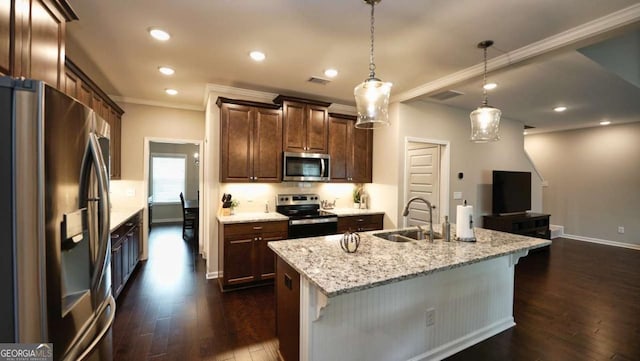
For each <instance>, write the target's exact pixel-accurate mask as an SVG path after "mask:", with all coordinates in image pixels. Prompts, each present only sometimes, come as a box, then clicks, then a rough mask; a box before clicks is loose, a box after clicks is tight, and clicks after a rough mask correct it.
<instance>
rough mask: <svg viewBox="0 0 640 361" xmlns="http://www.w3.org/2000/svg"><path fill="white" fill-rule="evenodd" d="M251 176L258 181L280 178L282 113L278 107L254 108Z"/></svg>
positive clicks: (274, 180) (278, 180)
mask: <svg viewBox="0 0 640 361" xmlns="http://www.w3.org/2000/svg"><path fill="white" fill-rule="evenodd" d="M254 117H255V120H254V131H253V176H254V177H255V178H254V180H256V181H259V182H267V181H268V182H280V180H281V178H282V113H281V111H280V109H263V108H255V109H254Z"/></svg>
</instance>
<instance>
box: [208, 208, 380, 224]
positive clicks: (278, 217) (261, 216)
mask: <svg viewBox="0 0 640 361" xmlns="http://www.w3.org/2000/svg"><path fill="white" fill-rule="evenodd" d="M323 210H324V211H325V212H329V213H333V214H335V215H336V216H338V217H346V216H360V215H366V214H384V212H383V211H377V210H375V209H352V208H334V209H323ZM217 218H218V221H220V223H222V224H231V223H246V222H272V221H288V220H289V217H287V216H284V215H282V214H280V213H277V212H269V213H264V212H240V213H236V214H234V215H232V216H221V215H218V217H217Z"/></svg>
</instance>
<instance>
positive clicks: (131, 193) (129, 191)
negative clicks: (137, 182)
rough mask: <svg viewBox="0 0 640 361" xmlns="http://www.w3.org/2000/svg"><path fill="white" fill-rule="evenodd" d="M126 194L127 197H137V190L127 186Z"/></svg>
mask: <svg viewBox="0 0 640 361" xmlns="http://www.w3.org/2000/svg"><path fill="white" fill-rule="evenodd" d="M125 194H126V195H127V197H135V195H136V190H135V189H134V188H127V190H126V191H125Z"/></svg>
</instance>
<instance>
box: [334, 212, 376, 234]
mask: <svg viewBox="0 0 640 361" xmlns="http://www.w3.org/2000/svg"><path fill="white" fill-rule="evenodd" d="M383 217H384V215H383V214H366V215H360V216H347V217H338V233H344V232H347V231H349V232H366V231H375V230H380V229H382V226H383V224H382V219H383Z"/></svg>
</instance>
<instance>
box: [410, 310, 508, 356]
mask: <svg viewBox="0 0 640 361" xmlns="http://www.w3.org/2000/svg"><path fill="white" fill-rule="evenodd" d="M515 325H516V323H515V322H513V317H508V318H506V319H504V320H501V321H498V322H496V323H494V324H492V325H489V326H487V327H484V328H481V329H479V330H477V331H474V332H472V333H470V334H467V335H464V336H463V337H461V338H459V339H457V340H453V341H451V342H448V343H446V344H444V345H442V346H440V347H437V348H435V349H433V350H429V351H427V352H425V353H422V354H420V355H418V356H415V357H412V358H410V359H409V360H407V361H426V360H429V361H430V360H442V359H444V358H447V357H449V356H451V355H453V354H455V353H458V352H460V351H462V350H464V349H466V348H468V347H470V346H473V345H475V344H477V343H479V342H482V341H484V340H486V339H488V338H489V337H492V336H495V335H497V334H499V333H500V332H502V331H504V330H507V329H509V328H511V327H513V326H515Z"/></svg>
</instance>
